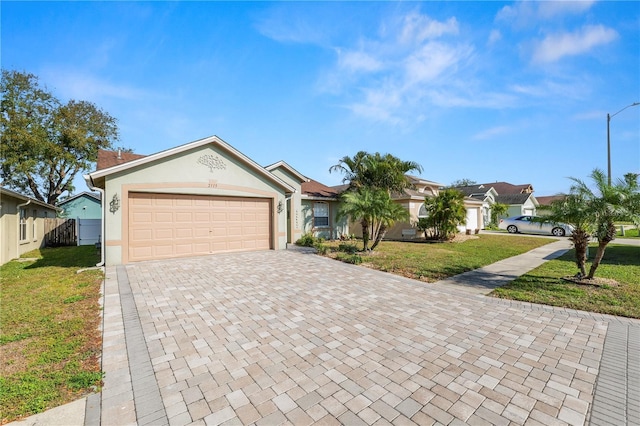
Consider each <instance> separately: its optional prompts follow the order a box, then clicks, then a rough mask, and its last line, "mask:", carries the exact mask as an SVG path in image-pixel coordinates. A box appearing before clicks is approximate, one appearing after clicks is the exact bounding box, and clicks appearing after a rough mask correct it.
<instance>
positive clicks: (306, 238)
mask: <svg viewBox="0 0 640 426" xmlns="http://www.w3.org/2000/svg"><path fill="white" fill-rule="evenodd" d="M323 242H324V238H317V237H314V236H313V234H312V233H311V232H307V233H306V234H304V235H302V237H300V239H299V240H298V241H296V245H299V246H303V247H315V245H316V244H320V243H323Z"/></svg>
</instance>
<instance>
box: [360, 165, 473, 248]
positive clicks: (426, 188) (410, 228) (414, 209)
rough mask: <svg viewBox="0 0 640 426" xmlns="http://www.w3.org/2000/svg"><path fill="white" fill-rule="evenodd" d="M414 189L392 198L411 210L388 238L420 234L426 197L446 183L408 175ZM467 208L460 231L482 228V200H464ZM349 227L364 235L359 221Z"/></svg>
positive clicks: (398, 238)
mask: <svg viewBox="0 0 640 426" xmlns="http://www.w3.org/2000/svg"><path fill="white" fill-rule="evenodd" d="M407 178H408V179H409V181H410V182H411V184H412V186H413V189H405V190H404V191H403V192H402V193H401V194H393V195H392V198H393V200H394V201H395V202H396V203H399V204H401V205H402V206H403V207H404V208H405V209H407V210H408V211H409V221H407V222H397V223H395V224H394V225H393V226H392V227H391V228H390V229H389V230H388V231H387V234H386V235H385V239H388V240H403V239H412V238H415V237H417V236H419V235H418V234H419V232H418V231H417V228H416V226H417V224H418V220H419V219H420V218H421V217H426V209H425V206H424V201H425V197H434V196H436V195H438V193H439V191H440V188H442V187H443V186H444V185H443V184H441V183H438V182H434V181H430V180H426V179H422V178H420V177H417V176H411V175H407ZM464 205H465V208H466V210H467V218H466V222H465V224H464V225H461V226H459V227H458V229H459V230H460V232H465V231H466V230H467V229H468V230H471V231H475V230H476V229H482V227H483V221H482V213H481V212H482V202H481V201H478V200H475V199H472V198H468V199H465V201H464ZM349 229H351V230H352V232H354V233H355V234H356V236H358V237H361V236H362V228H361V227H360V224H359V223H351V224H350V225H349Z"/></svg>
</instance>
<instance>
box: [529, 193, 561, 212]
mask: <svg viewBox="0 0 640 426" xmlns="http://www.w3.org/2000/svg"><path fill="white" fill-rule="evenodd" d="M565 197H566V195H564V194H559V195H546V196H541V197H536V200H537V201H538V209H537V213H536V214H537V215H539V216H544V215H548V214H549V213H551V203H552V202H554V201H559V200H564V198H565Z"/></svg>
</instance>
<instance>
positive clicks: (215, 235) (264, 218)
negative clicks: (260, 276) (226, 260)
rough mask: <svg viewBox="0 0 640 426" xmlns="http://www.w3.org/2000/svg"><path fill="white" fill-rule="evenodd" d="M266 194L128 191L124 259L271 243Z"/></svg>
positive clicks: (260, 247)
mask: <svg viewBox="0 0 640 426" xmlns="http://www.w3.org/2000/svg"><path fill="white" fill-rule="evenodd" d="M270 218H271V200H270V199H265V198H238V197H214V196H204V195H203V196H200V195H177V194H147V193H130V194H129V261H132V262H133V261H140V260H152V259H165V258H171V257H184V256H197V255H203V254H210V253H220V252H230V251H245V250H267V249H270V248H271V243H270V242H271V220H270Z"/></svg>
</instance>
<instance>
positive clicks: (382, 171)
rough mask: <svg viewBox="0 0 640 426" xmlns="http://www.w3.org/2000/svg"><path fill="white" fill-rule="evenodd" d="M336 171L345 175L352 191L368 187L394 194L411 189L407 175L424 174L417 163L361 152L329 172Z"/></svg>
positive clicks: (345, 159) (388, 155) (344, 180)
mask: <svg viewBox="0 0 640 426" xmlns="http://www.w3.org/2000/svg"><path fill="white" fill-rule="evenodd" d="M334 171H339V172H341V173H343V174H344V178H343V179H342V181H343V182H344V183H348V184H349V188H350V189H357V188H361V187H365V186H366V187H369V188H379V189H385V190H387V191H388V192H389V193H392V192H401V191H403V190H404V189H406V188H409V187H411V182H410V181H409V179H408V178H407V176H406V174H407V173H409V172H413V171H415V172H422V166H420V164H418V163H416V162H415V161H403V160H400V159H399V158H397V157H395V156H393V155H391V154H384V155H381V154H380V153H379V152H376V153H375V154H370V153H368V152H365V151H359V152H358V153H356V155H354V156H353V157H349V156H345V157H342V158H341V159H340V161H339V162H338V164H335V165H333V166H331V167H330V168H329V172H334Z"/></svg>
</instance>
